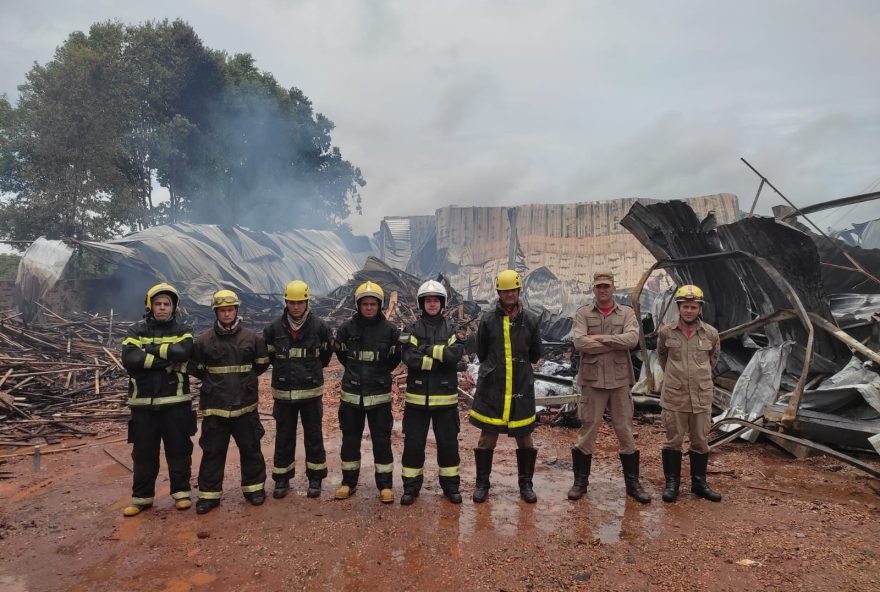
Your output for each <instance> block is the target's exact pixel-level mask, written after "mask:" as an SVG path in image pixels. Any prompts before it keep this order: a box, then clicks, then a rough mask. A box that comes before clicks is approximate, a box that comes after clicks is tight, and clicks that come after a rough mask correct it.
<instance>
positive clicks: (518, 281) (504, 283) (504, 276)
mask: <svg viewBox="0 0 880 592" xmlns="http://www.w3.org/2000/svg"><path fill="white" fill-rule="evenodd" d="M519 288H522V278H521V277H520V275H519V274H518V273H517V272H515V271H514V270H512V269H505V270H504V271H502V272H501V273H499V274H498V277H497V278H495V289H496V290H517V289H519Z"/></svg>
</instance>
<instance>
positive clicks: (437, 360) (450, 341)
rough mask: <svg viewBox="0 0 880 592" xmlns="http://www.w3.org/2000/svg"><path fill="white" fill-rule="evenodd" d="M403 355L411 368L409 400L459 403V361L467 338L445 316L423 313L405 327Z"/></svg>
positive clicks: (428, 403)
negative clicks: (431, 315)
mask: <svg viewBox="0 0 880 592" xmlns="http://www.w3.org/2000/svg"><path fill="white" fill-rule="evenodd" d="M406 332H407V333H408V334H409V339H408V340H407V341H406V342H405V343H403V345H402V351H401V356H402V358H403V363H404V364H406V366H407V368H408V372H407V377H406V404H407V405H416V406H420V407H446V406H450V405H457V404H458V371H457V369H456V368H457V366H458V362H459V361H460V360H461V356H462V355H463V354H464V342H463V341H460V340H459V339H458V337H457V336H456V331H455V329H454V328H453V327H452V326H451V324H450V323H449V321H448V320H447V319H445V318H443V317H440V318H430V317H427V318H426V317H424V316H423V317H422V318H421V319H419V320H418V321H416V322H415V323H413V324H412V325H411V326H410V327H409V328H408V329H407V331H406Z"/></svg>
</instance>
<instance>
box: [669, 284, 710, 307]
mask: <svg viewBox="0 0 880 592" xmlns="http://www.w3.org/2000/svg"><path fill="white" fill-rule="evenodd" d="M675 301H676V302H700V303H702V302H704V300H703V290H701V289H700V287H699V286H695V285H693V284H687V285H685V286H682V287H680V288H679V289H678V290H676V291H675Z"/></svg>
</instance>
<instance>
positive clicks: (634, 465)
mask: <svg viewBox="0 0 880 592" xmlns="http://www.w3.org/2000/svg"><path fill="white" fill-rule="evenodd" d="M620 464H621V465H623V482H624V483H626V495H628V496H630V497H631V498H633V499H634V500H636V501H637V502H641V503H643V504H649V503H651V496H650V495H648V492H646V491H645V490H644V489H642V484H641V483H639V451H638V450H636V451H635V452H633V453H632V454H621V455H620Z"/></svg>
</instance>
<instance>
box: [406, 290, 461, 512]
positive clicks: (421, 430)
mask: <svg viewBox="0 0 880 592" xmlns="http://www.w3.org/2000/svg"><path fill="white" fill-rule="evenodd" d="M417 297H418V302H419V308H420V309H421V311H422V317H421V318H420V319H419V320H418V321H416V322H415V323H414V324H413V325H411V326H410V327H408V328H407V330H406V332H405V333H404V335H403V336H401V344H402V352H401V355H402V357H403V363H404V364H406V366H407V368H408V373H407V379H406V408H405V410H404V413H403V433H404V441H403V467H402V471H401V472H402V475H403V496H402V497H401V498H400V503H401V504H402V505H404V506H408V505H410V504H412V503H413V502H414V501H415V499H416V498H417V497H418V496H419V490H420V489H421V487H422V481H423V479H424V475H423V467H424V464H425V443H426V441H427V439H428V427H429V426H430V425H431V422H432V421H433V423H434V437H435V439H436V440H437V465H438V472H439V477H440V487H441V488H442V489H443V494H444V495H445V496H446V497H447V499H449V501H451V502H452V503H454V504H460V503H461V493H459V482H460V479H459V476H458V465H459V456H458V432H459V419H458V372H457V370H456V367H457V366H458V362H459V361H460V360H461V356H462V354H463V353H464V339H463V336H462V335H461V334H460V333H458V332H457V331H456V330H455V329H454V328H453V326H452V324H451V323H450V322H449V321H448V320H447V319H445V318H444V317H443V309H445V308H446V289H445V288H444V287H443V284H441V283H440V282H436V281H434V280H429V281H427V282H425V283H424V284H422V285H421V286H420V287H419V291H418V294H417Z"/></svg>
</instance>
